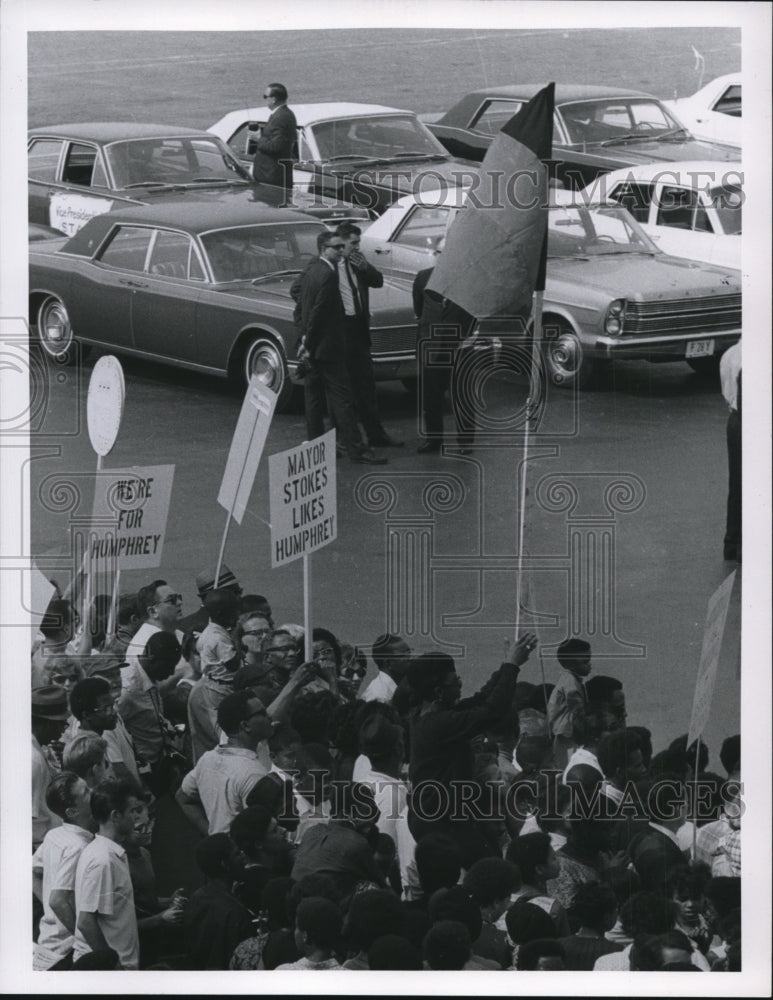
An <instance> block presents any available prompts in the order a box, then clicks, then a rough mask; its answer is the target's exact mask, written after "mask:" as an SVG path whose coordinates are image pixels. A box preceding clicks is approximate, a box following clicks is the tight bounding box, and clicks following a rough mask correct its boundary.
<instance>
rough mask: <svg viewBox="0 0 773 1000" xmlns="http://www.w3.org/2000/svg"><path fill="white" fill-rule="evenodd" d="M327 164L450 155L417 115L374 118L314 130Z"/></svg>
mask: <svg viewBox="0 0 773 1000" xmlns="http://www.w3.org/2000/svg"><path fill="white" fill-rule="evenodd" d="M311 131H312V134H313V135H314V139H315V141H316V143H317V149H318V150H319V155H320V156H321V157H322V159H323V160H333V159H341V160H344V159H352V160H357V159H366V160H372V159H377V160H389V159H392V158H393V157H406V158H407V157H408V156H409V155H410V156H414V155H415V156H417V157H419V158H421V157H423V156H442V157H443V158H444V159H445V158H446V157H447V156H448V153H447V152H446V150H445V149H444V148H443V146H442V145H441V144H440V142H439V141H438V140H437V139H436V138H435V137H434V136H433V135H432V133H431V132H430V131H429V129H428V128H427V127H426V126H425V125H423V124H422V123H421V122H420V121H419V120H418V119H417V118H416V117H415V115H410V114H404V115H373V116H369V117H363V118H339V119H334V120H333V121H329V122H318V123H317V124H316V125H312V127H311Z"/></svg>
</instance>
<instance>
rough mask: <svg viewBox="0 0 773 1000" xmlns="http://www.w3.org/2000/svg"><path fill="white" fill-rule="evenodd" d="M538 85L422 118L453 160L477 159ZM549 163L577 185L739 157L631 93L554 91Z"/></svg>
mask: <svg viewBox="0 0 773 1000" xmlns="http://www.w3.org/2000/svg"><path fill="white" fill-rule="evenodd" d="M543 87H544V84H530V83H524V84H516V85H514V86H510V87H489V88H488V89H487V90H476V91H474V92H473V93H471V94H467V96H466V97H463V98H462V99H461V100H460V101H458V102H457V103H456V104H455V105H454V106H453V107H452V108H451V109H450V111H447V112H446V113H445V114H443V115H422V116H421V117H422V119H423V120H424V121H425V123H426V124H427V126H428V128H429V129H430V131H431V132H433V133H434V134H435V135H436V136H437V138H438V139H440V141H441V142H442V143H443V145H444V146H445V147H446V149H447V150H448V151H449V152H450V153H452V154H453V155H454V156H463V157H468V158H470V159H472V160H478V161H480V160H482V159H483V157H484V156H485V154H486V150H487V149H488V147H489V146H490V145H491V142H492V139H493V138H494V136H495V135H496V133H497V132H498V131H499V130H500V129H501V128H502V126H503V125H504V124H505V123H506V122H507V121H508V120H509V119H510V118H512V116H513V115H514V114H516V113H517V112H518V111H520V109H521V107H522V106H523V105H524V104H525V103H526V102H527V101H529V100H531V98H532V97H534V95H535V94H536V93H537V92H538V91H539V90H541V89H542V88H543ZM555 101H556V106H555V117H554V120H553V158H554V160H555V161H556V173H557V176H558V178H559V179H560V180H562V181H563V182H564V184H566V186H567V187H571V188H583V187H585V186H586V185H587V184H589V183H590V182H591V181H592V180H593V179H594V178H596V177H598V176H599V175H600V174H603V173H606V172H607V171H609V170H617V169H619V168H620V167H628V166H634V165H636V164H639V163H652V162H656V161H659V160H664V161H671V160H739V159H740V149H739V148H738V147H737V146H731V145H727V144H724V143H718V142H705V141H699V140H697V139H695V138H694V137H693V136H692V135H691V134H690V132H689V131H688V130H687V129H686V128H685V127H684V126H683V125H682V123H681V122H680V121H679V119H678V118H677V117H676V115H675V114H674V112H673V111H671V110H669V109H668V108H666V107H665V105H664V104H663V102H662V101H659V100H658V99H657V98H656V97H652V96H651V95H650V94H645V93H642V92H641V91H636V90H618V89H617V88H610V87H591V86H580V85H576V86H575V85H570V84H559V85H557V86H556V97H555Z"/></svg>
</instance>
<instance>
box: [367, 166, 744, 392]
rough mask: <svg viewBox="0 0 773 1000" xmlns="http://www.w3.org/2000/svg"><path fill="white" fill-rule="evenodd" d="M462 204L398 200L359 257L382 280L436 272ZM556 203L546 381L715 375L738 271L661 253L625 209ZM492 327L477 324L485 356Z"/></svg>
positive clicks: (437, 194)
mask: <svg viewBox="0 0 773 1000" xmlns="http://www.w3.org/2000/svg"><path fill="white" fill-rule="evenodd" d="M661 166H665V164H661ZM480 194H481V193H480V192H478V196H479V197H480ZM465 198H466V191H464V190H458V189H457V190H454V189H446V190H443V191H429V190H428V191H425V192H422V193H421V194H420V195H418V196H417V195H408V196H406V197H404V198H401V199H400V200H399V201H397V202H396V203H395V204H394V205H392V206H391V207H390V208H388V209H387V210H386V212H384V214H383V215H382V216H381V218H379V219H376V221H375V222H373V223H371V225H370V226H368V228H367V229H366V230H365V231H364V232H363V234H362V241H361V242H362V249H363V252H364V253H365V255H366V256H367V257H369V258H370V260H371V261H372V262H373V264H375V266H376V267H378V268H379V270H381V271H383V273H384V274H385V275H389V276H392V277H396V278H403V279H408V280H411V281H412V280H413V279H414V277H415V275H416V273H417V272H418V271H420V270H421V269H422V268H425V267H432V266H434V262H435V250H436V248H437V244H438V240H439V239H440V237H441V236H443V235H445V233H446V231H447V229H448V227H449V226H450V225H451V224H452V222H453V220H454V218H455V216H456V214H457V213H458V212H460V211H466V210H467V209H466V208H465V207H464V205H465ZM552 200H553V202H554V204H551V207H550V209H549V213H548V262H547V274H546V281H545V296H544V310H543V338H544V339H543V343H542V345H541V347H542V353H543V358H544V363H545V369H546V373H547V377H548V378H549V379H550V380H551V382H552V383H553V384H555V385H558V386H564V387H567V386H570V385H572V384H577V385H579V386H580V387H583V386H585V385H590V384H592V383H593V382H594V381H595V380H596V378H597V377H598V376H599V375H601V374H602V373H603V372H604V371H605V370H606V369H608V368H609V364H610V362H612V361H613V360H614V359H616V358H619V359H625V360H637V359H641V360H647V361H652V362H659V361H678V360H684V361H686V362H687V364H689V365H690V367H691V368H693V369H694V370H695V371H698V372H706V373H716V370H717V366H718V363H719V358H720V356H721V355H722V353H723V351H725V350H726V349H727V348H728V347H730V346H731V345H732V344H734V343H735V342H736V341H737V340H738V339H739V337H740V336H741V276H740V273H739V272H738V271H735V270H733V269H731V268H722V267H717V266H713V265H711V264H706V263H702V262H700V261H695V260H683V259H681V258H679V257H673V256H671V255H669V254H665V253H663V252H662V251H660V250H659V249H658V247H657V245H656V244H654V243H653V242H652V241H651V240H650V238H649V237H648V236H647V234H646V233H645V232H644V231H643V229H642V228H641V226H639V224H638V223H637V222H636V221H635V220H634V219H633V218H632V217H631V215H630V214H629V213H628V212H627V211H626V210H625V209H624V208H623V207H622V206H621V205H614V204H609V203H607V204H605V205H598V206H588V205H587V204H586V203H585V200H584V199H583V198H582V196H581V194H580V193H573V192H569V191H560V192H557V193H556V196H555V198H554V199H552ZM474 252H475V251H474V248H471V253H474ZM498 327H500V328H501V322H499V321H498V320H496V319H495V318H492V319H491V320H488V319H482V320H481V322H480V331H479V332H480V342H481V349H482V343H483V342H485V341H486V340H487V339H489V338H490V339H491V340H492V341H493V340H494V339H495V335H494V332H493V331H494V329H496V328H498Z"/></svg>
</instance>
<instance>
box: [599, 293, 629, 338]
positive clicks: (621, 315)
mask: <svg viewBox="0 0 773 1000" xmlns="http://www.w3.org/2000/svg"><path fill="white" fill-rule="evenodd" d="M624 319H625V299H615V301H614V302H612V303H610V306H609V308H608V309H607V315H606V318H605V320H604V330H605V331H606V332H607V333H608V334H609V335H610V336H612V337H616V336H617V335H618V334H620V333H622V332H623V320H624Z"/></svg>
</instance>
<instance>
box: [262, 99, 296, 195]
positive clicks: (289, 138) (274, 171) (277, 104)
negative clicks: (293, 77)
mask: <svg viewBox="0 0 773 1000" xmlns="http://www.w3.org/2000/svg"><path fill="white" fill-rule="evenodd" d="M263 98H264V100H265V102H266V105H267V107H268V108H270V110H271V117H270V118H269V120H268V121H267V122H266V124H265V125H264V126H263V129H262V131H261V133H260V136H259V137H258V139H257V140H256V141H255V159H254V161H253V166H252V177H253V180H254V181H255V183H256V184H275V185H276V186H277V187H283V188H284V189H285V190H286V191H287V192H288V195H289V192H291V191H292V189H293V154H294V152H295V147H296V141H297V128H298V123H297V122H296V120H295V115H294V114H293V113H292V111H291V110H290V109H289V108H288V107H287V88H286V87H285V86H284V85H283V84H281V83H270V84H269V85H268V87H266V91H265V93H264V94H263Z"/></svg>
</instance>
